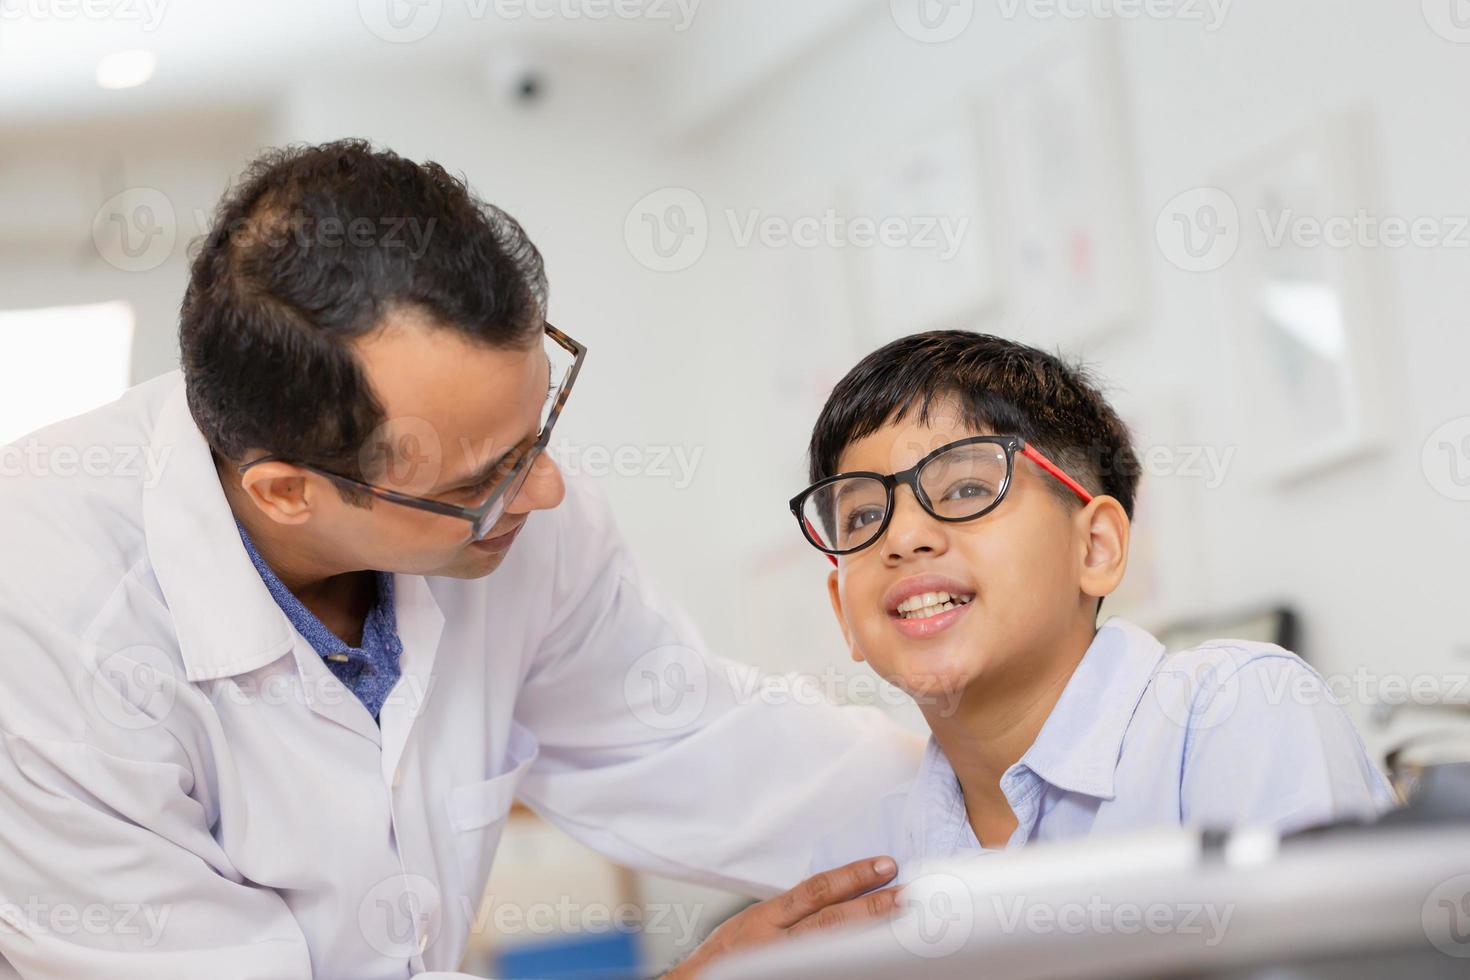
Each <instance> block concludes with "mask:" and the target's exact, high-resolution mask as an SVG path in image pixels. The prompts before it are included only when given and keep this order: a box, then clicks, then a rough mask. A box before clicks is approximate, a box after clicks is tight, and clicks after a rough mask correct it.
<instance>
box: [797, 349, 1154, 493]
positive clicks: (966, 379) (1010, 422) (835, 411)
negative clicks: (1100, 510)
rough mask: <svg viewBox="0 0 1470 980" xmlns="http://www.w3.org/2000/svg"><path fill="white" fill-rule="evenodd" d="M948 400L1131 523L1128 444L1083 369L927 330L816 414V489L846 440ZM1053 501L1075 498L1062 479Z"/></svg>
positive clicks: (862, 367) (851, 381)
mask: <svg viewBox="0 0 1470 980" xmlns="http://www.w3.org/2000/svg"><path fill="white" fill-rule="evenodd" d="M946 397H953V398H954V399H955V401H956V402H958V404H959V406H960V409H961V411H962V412H963V413H964V421H965V422H967V423H968V424H970V425H972V426H974V427H975V428H977V429H979V430H981V431H986V430H989V431H991V432H993V433H994V434H996V435H1017V436H1020V437H1021V438H1023V439H1025V440H1026V441H1027V442H1028V443H1031V444H1032V445H1034V446H1036V448H1037V449H1039V450H1041V451H1042V452H1043V453H1045V454H1046V455H1047V456H1049V457H1051V459H1052V460H1053V461H1055V462H1056V463H1057V464H1058V465H1059V466H1061V467H1062V468H1063V469H1065V470H1066V471H1067V472H1068V473H1069V474H1070V475H1071V476H1072V478H1073V479H1075V480H1077V481H1078V482H1079V483H1081V484H1082V485H1083V486H1084V487H1086V488H1087V489H1088V490H1089V491H1090V492H1092V493H1093V494H1105V495H1107V496H1109V497H1113V498H1115V499H1116V500H1117V501H1118V503H1120V504H1122V505H1123V510H1124V511H1125V512H1126V513H1127V514H1128V516H1129V518H1132V516H1133V498H1134V494H1135V492H1136V491H1137V489H1138V476H1139V464H1138V457H1137V455H1136V454H1135V453H1134V451H1133V439H1132V437H1131V435H1130V434H1129V432H1128V427H1127V426H1126V425H1124V424H1123V420H1122V419H1120V418H1119V417H1118V414H1117V413H1116V412H1114V411H1113V409H1112V407H1111V406H1110V405H1109V404H1108V402H1107V399H1106V398H1104V397H1103V395H1102V392H1101V391H1100V390H1099V389H1098V387H1097V385H1096V383H1095V382H1094V381H1093V379H1092V377H1091V376H1090V375H1089V374H1088V372H1087V371H1086V370H1085V369H1084V368H1082V367H1080V366H1076V365H1069V364H1067V363H1065V362H1063V361H1062V360H1061V359H1060V358H1058V357H1055V356H1053V355H1051V354H1048V353H1046V352H1045V351H1041V350H1037V349H1036V348H1034V347H1028V346H1026V345H1025V344H1019V343H1016V342H1015V341H1012V340H1006V339H1004V338H1002V337H994V336H991V335H990V334H982V333H971V332H969V331H966V330H932V331H929V332H928V333H918V334H913V335H911V336H908V337H904V338H903V339H901V340H895V341H894V342H893V343H891V344H889V345H887V346H886V347H881V348H879V349H878V350H875V351H874V352H873V353H871V354H869V355H868V356H867V357H865V358H863V359H862V360H861V361H860V362H858V365H857V366H856V367H854V368H853V369H852V370H851V371H849V372H848V373H847V376H846V377H844V378H843V379H842V380H841V381H839V382H838V383H837V387H836V388H834V389H832V394H831V395H830V396H828V398H827V404H826V405H824V406H823V407H822V414H821V415H820V416H819V417H818V418H817V424H816V428H815V429H814V430H813V431H812V441H811V446H810V449H809V460H810V471H811V472H810V475H811V481H812V482H813V483H816V482H818V481H819V480H824V479H826V478H827V477H829V476H833V475H835V474H836V473H837V463H838V460H839V459H840V458H841V456H842V453H843V451H844V450H846V449H847V447H848V446H850V445H852V443H854V442H856V441H857V440H859V439H862V438H863V437H865V436H868V435H871V434H872V433H874V432H876V431H878V429H880V428H882V427H883V426H884V425H887V424H889V423H890V422H900V421H902V420H903V419H904V418H905V417H906V416H907V415H908V413H909V412H917V413H918V419H919V421H920V422H922V423H928V421H929V419H930V411H931V407H932V406H933V405H934V403H935V402H936V401H939V400H942V399H944V398H946ZM1047 482H1048V484H1049V485H1051V487H1052V488H1053V490H1054V491H1055V492H1056V493H1057V495H1058V496H1059V497H1061V499H1063V500H1067V501H1075V500H1076V499H1077V498H1076V496H1075V495H1074V494H1073V493H1072V491H1070V490H1068V489H1067V488H1066V487H1065V486H1063V485H1062V483H1061V482H1060V481H1056V480H1049V481H1047Z"/></svg>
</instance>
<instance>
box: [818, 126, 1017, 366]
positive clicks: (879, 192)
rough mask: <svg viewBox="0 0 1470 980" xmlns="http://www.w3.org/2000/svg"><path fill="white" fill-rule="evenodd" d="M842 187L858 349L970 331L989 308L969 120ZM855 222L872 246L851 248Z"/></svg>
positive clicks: (986, 219)
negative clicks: (868, 230)
mask: <svg viewBox="0 0 1470 980" xmlns="http://www.w3.org/2000/svg"><path fill="white" fill-rule="evenodd" d="M850 190H851V194H850V200H849V211H850V213H849V214H848V216H847V217H848V220H849V222H850V226H849V228H850V236H851V237H853V239H854V242H853V244H854V247H853V248H851V249H850V251H851V252H852V254H853V256H854V257H855V260H856V261H854V263H853V264H852V266H851V270H852V271H851V274H852V277H853V279H854V283H853V285H854V287H855V288H854V290H853V292H854V295H856V296H857V297H858V301H859V304H860V309H861V312H862V316H861V322H862V325H863V326H862V329H863V331H864V333H865V334H866V335H865V336H864V337H862V338H861V343H860V346H861V347H863V349H865V350H866V349H871V348H872V347H876V346H879V345H881V344H885V343H887V342H888V341H890V340H894V339H896V338H898V337H902V336H904V335H906V334H910V333H914V332H916V331H920V330H932V329H937V328H942V327H956V326H966V325H969V324H971V323H973V322H974V321H975V320H976V319H977V318H978V317H979V316H980V315H982V314H983V313H985V312H986V311H987V310H988V309H989V308H990V307H991V306H992V304H994V303H995V302H996V299H997V297H998V283H997V278H996V270H995V266H994V252H993V248H992V245H991V234H992V228H991V220H990V216H989V210H988V208H987V206H986V202H985V199H984V193H983V183H982V172H981V153H980V134H979V132H978V131H977V129H976V128H975V125H974V121H973V119H971V118H970V117H969V115H968V114H965V113H960V114H957V115H956V116H955V117H954V118H952V119H951V120H949V121H948V122H947V123H946V124H945V125H943V126H942V127H940V128H939V129H937V130H936V131H933V132H931V133H930V134H929V135H928V136H926V137H921V138H919V139H917V140H915V141H913V142H911V143H907V144H905V145H904V147H903V148H902V149H898V150H896V151H895V152H894V153H893V154H892V155H890V156H888V157H887V158H886V159H884V160H883V161H882V163H881V165H880V166H879V167H877V168H876V169H875V170H874V171H873V172H872V173H870V174H869V175H867V176H865V177H862V178H859V179H857V180H855V181H854V182H853V184H852V186H851V189H850ZM857 222H864V223H866V224H867V225H868V226H871V227H872V229H873V230H874V231H875V232H876V241H875V242H873V243H872V244H871V245H868V244H864V245H863V246H862V247H856V246H857V244H858V243H857V242H856V235H857V231H856V229H857V227H858V225H857Z"/></svg>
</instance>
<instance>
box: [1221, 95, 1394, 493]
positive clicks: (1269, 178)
mask: <svg viewBox="0 0 1470 980" xmlns="http://www.w3.org/2000/svg"><path fill="white" fill-rule="evenodd" d="M1373 144H1374V134H1373V126H1372V120H1371V117H1370V116H1369V115H1368V114H1367V113H1366V112H1364V111H1349V112H1343V113H1338V114H1335V115H1332V116H1330V117H1326V118H1324V119H1322V120H1320V121H1318V122H1316V123H1313V124H1311V125H1309V126H1307V127H1304V128H1303V129H1302V130H1300V131H1299V132H1298V133H1296V134H1295V135H1293V136H1292V137H1290V138H1288V139H1286V140H1284V141H1282V142H1280V143H1278V144H1277V145H1276V146H1275V147H1273V148H1272V149H1271V150H1269V151H1267V152H1266V153H1264V154H1262V155H1261V156H1260V157H1258V158H1257V159H1256V160H1255V161H1254V162H1252V163H1250V164H1248V165H1245V166H1242V167H1240V168H1238V169H1237V170H1236V172H1235V174H1234V175H1233V176H1231V177H1229V178H1227V179H1226V181H1224V182H1222V187H1224V188H1226V190H1227V193H1228V194H1229V196H1230V198H1231V199H1232V200H1233V202H1234V203H1235V206H1236V209H1237V211H1238V212H1239V222H1240V245H1239V251H1238V253H1237V255H1236V256H1235V257H1234V259H1233V260H1232V261H1231V262H1230V265H1229V268H1228V270H1227V272H1228V274H1227V276H1226V277H1225V278H1224V280H1223V281H1224V283H1225V284H1226V286H1227V288H1228V291H1229V296H1228V298H1227V309H1228V310H1229V312H1230V314H1231V317H1232V320H1233V322H1234V325H1235V326H1234V329H1233V330H1232V331H1231V333H1232V338H1233V347H1234V350H1235V357H1236V361H1237V369H1238V371H1239V374H1240V377H1241V388H1242V390H1243V391H1247V392H1249V393H1250V397H1249V398H1243V399H1241V400H1240V403H1241V405H1242V407H1243V408H1244V409H1245V411H1246V412H1247V415H1248V418H1247V419H1246V420H1245V421H1246V425H1247V430H1248V431H1249V432H1250V433H1251V436H1252V442H1253V443H1254V449H1253V452H1252V455H1253V456H1255V457H1256V458H1257V459H1258V461H1259V464H1258V465H1259V470H1260V473H1261V475H1262V476H1263V477H1264V478H1265V479H1266V480H1268V481H1269V482H1272V483H1275V484H1277V485H1279V486H1287V485H1290V484H1293V483H1297V482H1299V481H1302V480H1306V479H1310V478H1313V477H1316V476H1319V475H1321V474H1323V473H1325V472H1327V471H1329V470H1333V469H1335V468H1337V467H1338V466H1341V465H1344V464H1347V463H1350V462H1352V461H1353V460H1355V459H1357V458H1359V457H1362V456H1364V455H1367V454H1369V453H1372V452H1373V451H1375V450H1377V449H1379V448H1381V446H1382V444H1383V440H1384V435H1385V433H1384V422H1383V413H1384V407H1385V400H1384V391H1383V384H1384V380H1385V379H1384V375H1383V364H1384V357H1383V355H1384V352H1383V351H1381V350H1379V349H1377V347H1378V345H1377V344H1376V343H1375V340H1374V338H1375V335H1379V334H1382V333H1384V332H1385V331H1383V330H1382V329H1381V328H1382V326H1383V325H1384V324H1386V323H1387V322H1388V318H1387V306H1388V303H1387V297H1386V295H1385V291H1384V288H1383V285H1382V267H1381V266H1380V264H1379V254H1378V253H1380V252H1381V251H1382V250H1381V249H1379V248H1376V247H1374V246H1372V245H1370V244H1369V243H1367V242H1365V241H1360V240H1356V239H1354V238H1352V237H1351V234H1355V233H1350V235H1349V237H1348V238H1346V239H1342V244H1333V243H1330V242H1329V241H1328V238H1330V237H1332V236H1334V235H1335V234H1336V231H1334V230H1333V226H1335V228H1336V230H1337V231H1341V230H1344V229H1345V228H1346V227H1347V225H1345V224H1344V223H1343V222H1344V221H1350V220H1351V217H1352V216H1353V215H1355V214H1370V215H1371V214H1379V213H1381V212H1379V211H1378V209H1377V208H1375V207H1374V203H1373V200H1372V195H1373V181H1372V177H1371V173H1370V170H1371V168H1370V165H1369V163H1368V161H1370V160H1371V159H1372V158H1373V155H1374V145H1373Z"/></svg>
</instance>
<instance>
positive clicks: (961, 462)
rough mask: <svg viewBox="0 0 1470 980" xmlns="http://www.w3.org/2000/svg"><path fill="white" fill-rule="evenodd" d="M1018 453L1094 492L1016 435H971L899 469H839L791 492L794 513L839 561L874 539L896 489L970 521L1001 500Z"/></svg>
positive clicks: (1079, 490)
mask: <svg viewBox="0 0 1470 980" xmlns="http://www.w3.org/2000/svg"><path fill="white" fill-rule="evenodd" d="M1018 453H1019V454H1020V455H1022V456H1025V457H1026V458H1027V459H1029V460H1031V461H1032V462H1033V463H1035V464H1036V465H1037V466H1039V467H1041V468H1042V469H1043V470H1045V471H1046V472H1047V473H1049V474H1051V475H1052V476H1054V477H1056V479H1058V480H1060V481H1061V482H1062V483H1063V484H1064V485H1065V486H1066V487H1067V488H1068V489H1069V490H1071V491H1072V492H1073V493H1075V494H1076V495H1077V496H1078V497H1079V498H1081V500H1082V502H1083V503H1084V504H1085V503H1091V502H1092V494H1090V493H1088V492H1087V491H1086V490H1085V489H1084V488H1083V487H1082V484H1080V483H1078V482H1077V481H1076V480H1074V479H1072V478H1071V477H1070V476H1068V475H1067V474H1066V473H1065V472H1064V471H1063V470H1062V468H1061V467H1060V466H1058V465H1057V464H1055V463H1053V462H1052V461H1051V460H1049V459H1047V458H1046V456H1045V455H1044V454H1043V453H1042V452H1041V451H1040V450H1038V449H1037V448H1036V447H1034V446H1031V445H1028V444H1027V443H1026V440H1024V439H1022V438H1021V437H1020V436H973V437H971V438H969V439H961V440H959V441H958V442H951V443H949V444H948V445H944V446H940V447H939V448H938V449H936V450H934V451H933V452H932V453H930V454H929V455H927V456H925V457H924V458H923V459H921V460H919V462H918V463H916V464H915V465H914V466H912V467H910V468H909V469H906V470H904V471H903V472H901V473H891V474H888V475H887V476H885V475H883V474H882V473H869V472H856V473H839V474H837V475H836V476H830V477H828V478H827V479H825V480H823V481H821V482H820V483H816V484H813V485H812V486H810V487H807V488H806V489H805V490H803V491H802V492H801V493H799V494H797V495H796V496H795V497H793V498H791V513H792V514H794V515H796V521H797V523H798V524H800V525H801V533H802V534H804V535H805V536H806V539H807V540H808V541H810V542H811V543H812V545H813V547H815V548H817V549H818V550H819V551H821V552H823V553H824V554H826V555H827V557H828V558H830V559H831V560H832V564H834V565H836V564H837V558H836V556H837V555H850V554H852V553H853V552H855V551H861V550H862V549H864V548H866V547H867V546H868V545H870V544H872V543H873V542H874V541H877V540H878V539H879V538H880V537H882V536H883V532H884V531H886V530H888V524H889V522H890V521H891V520H892V519H893V492H894V490H895V489H896V488H897V487H899V486H900V485H903V486H907V487H908V488H909V489H910V490H912V491H913V493H914V497H915V499H917V500H918V501H919V506H920V507H923V508H924V510H925V511H926V512H927V513H928V514H929V516H931V517H933V518H934V519H935V520H940V521H945V522H948V523H951V524H957V523H960V522H963V521H973V520H975V519H976V518H979V517H984V516H985V515H986V514H988V513H990V512H991V511H993V510H995V508H997V507H999V506H1000V502H1001V501H1002V500H1004V499H1005V496H1006V492H1007V491H1008V490H1010V488H1011V477H1012V475H1013V474H1014V473H1015V463H1016V455H1017V454H1018Z"/></svg>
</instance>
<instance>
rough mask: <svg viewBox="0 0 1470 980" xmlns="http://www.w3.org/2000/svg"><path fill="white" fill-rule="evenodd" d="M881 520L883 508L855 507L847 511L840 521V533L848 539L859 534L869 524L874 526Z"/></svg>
mask: <svg viewBox="0 0 1470 980" xmlns="http://www.w3.org/2000/svg"><path fill="white" fill-rule="evenodd" d="M882 519H883V508H882V507H876V506H868V507H855V508H853V509H852V510H850V511H848V513H847V516H846V517H845V518H843V521H842V533H843V535H844V536H845V537H850V536H852V535H854V534H857V533H858V532H860V531H861V530H862V529H863V528H865V527H868V526H869V525H871V524H876V523H877V522H878V521H881V520H882Z"/></svg>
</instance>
